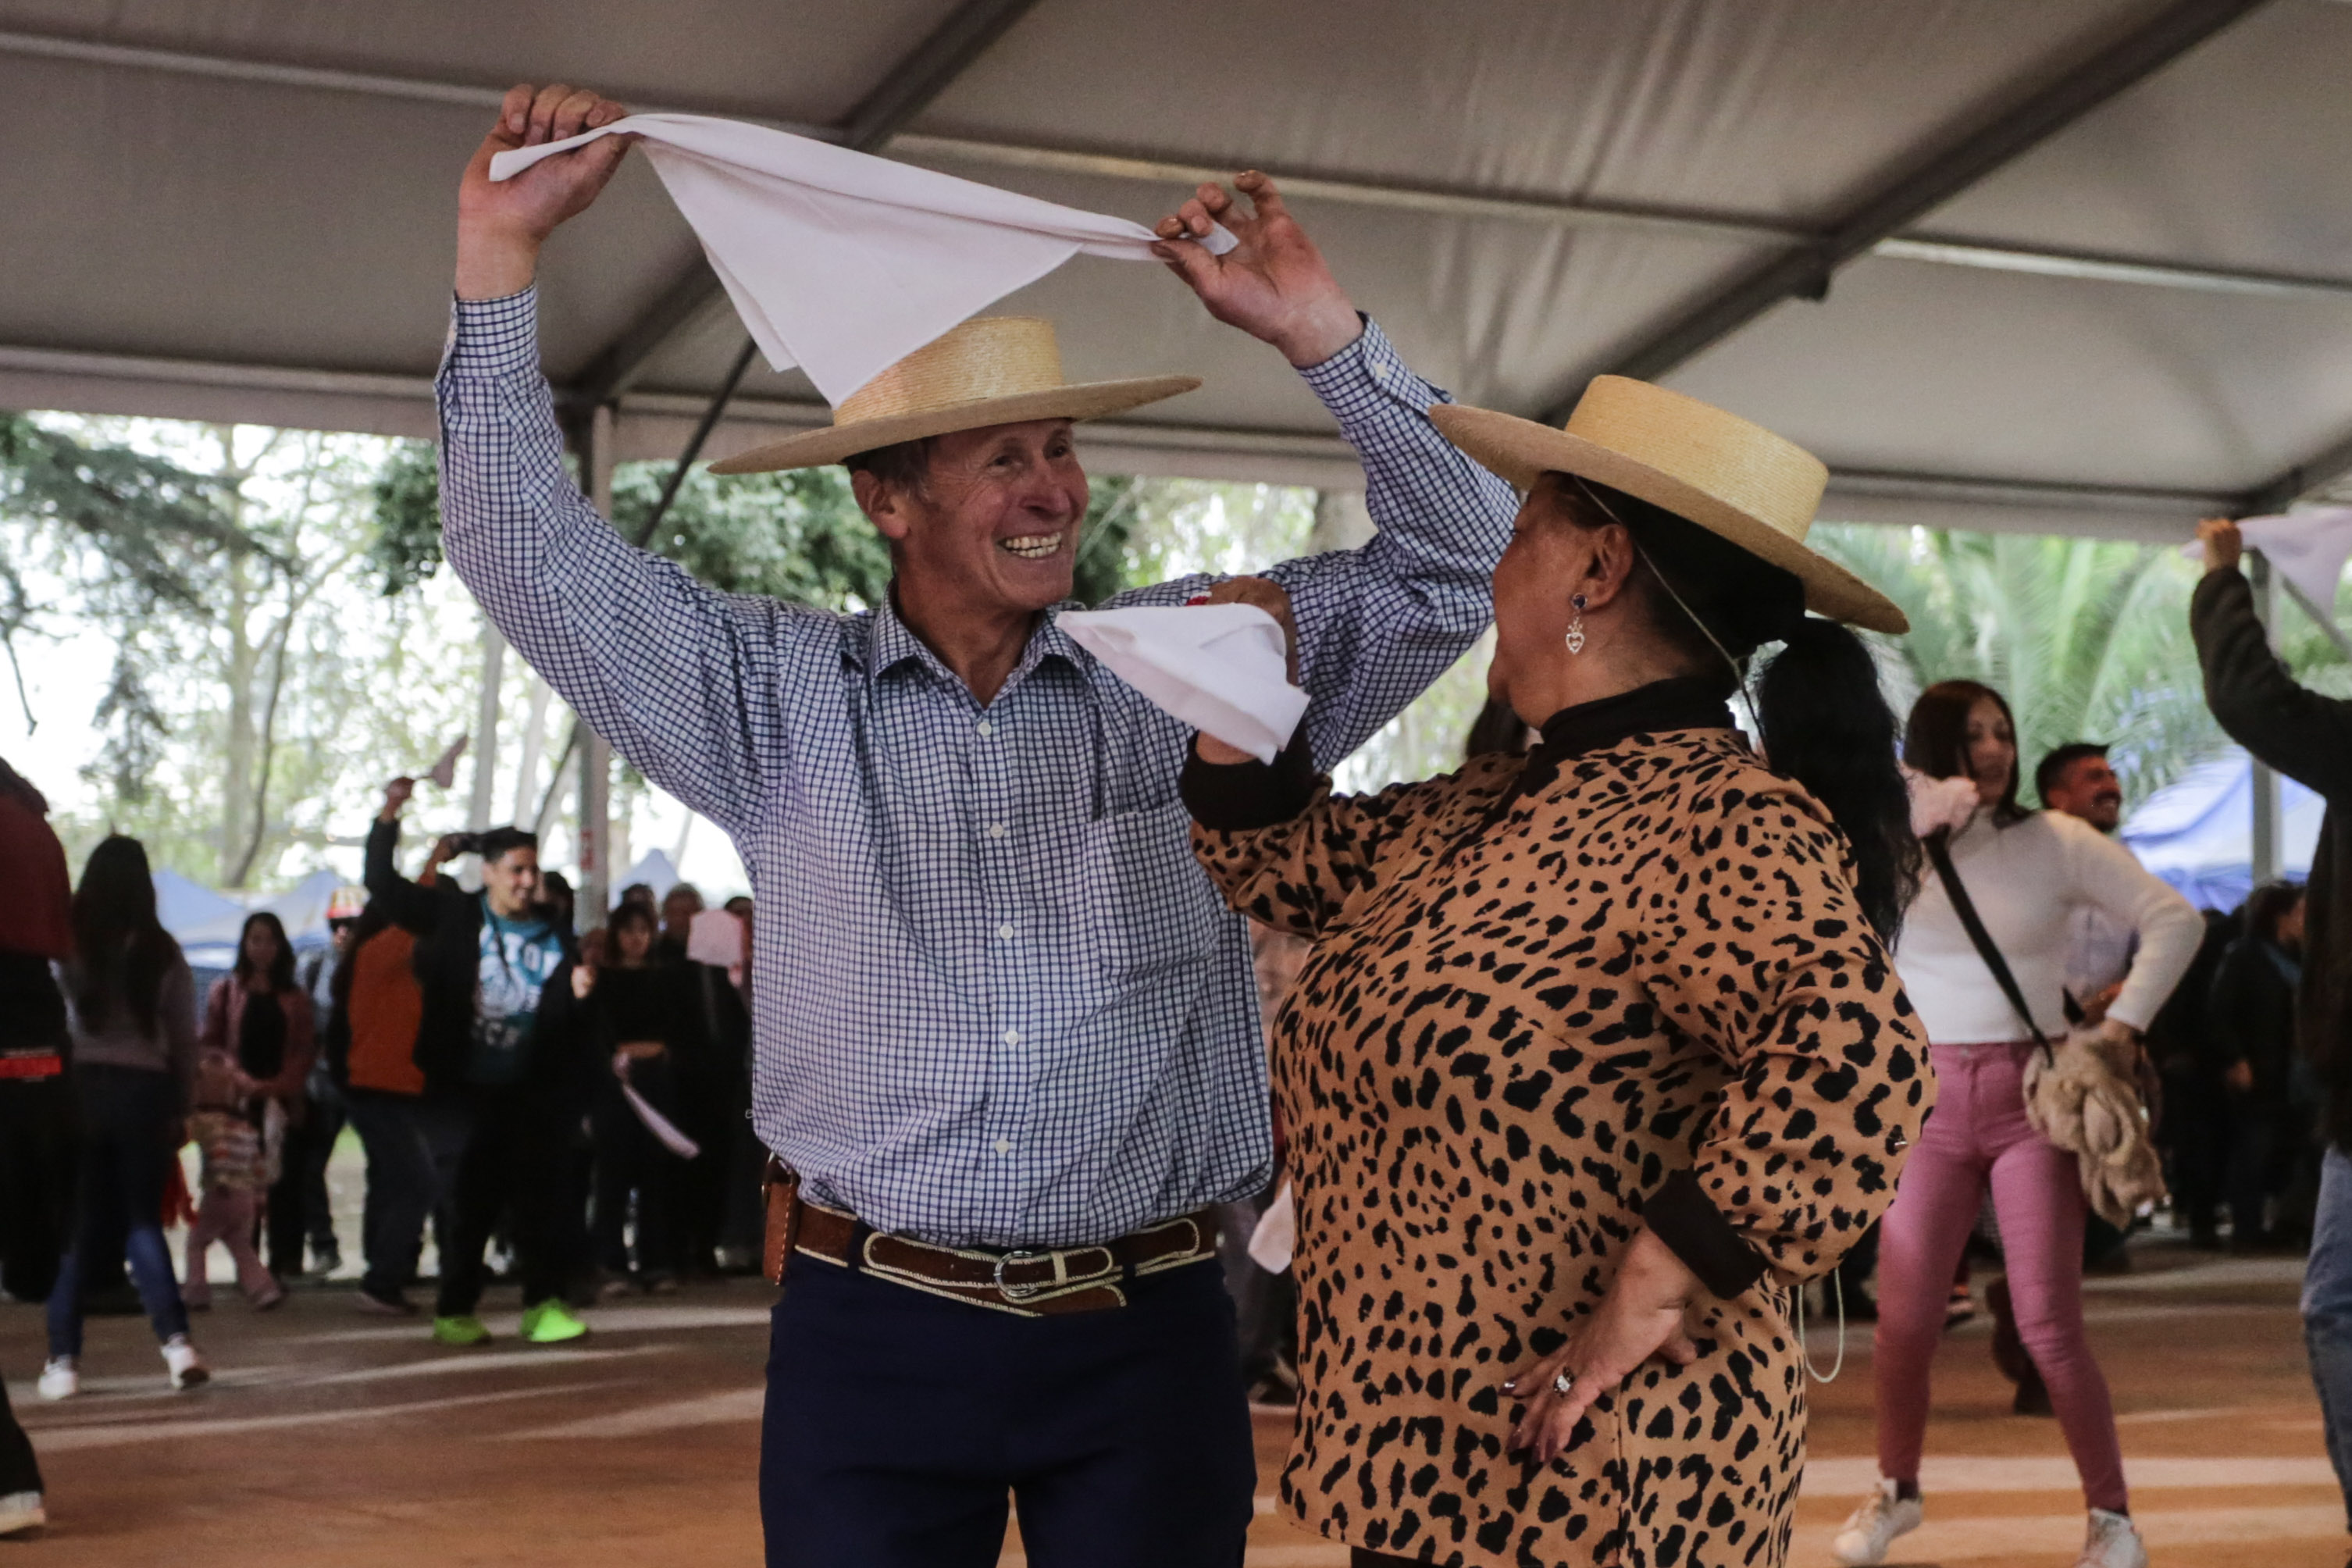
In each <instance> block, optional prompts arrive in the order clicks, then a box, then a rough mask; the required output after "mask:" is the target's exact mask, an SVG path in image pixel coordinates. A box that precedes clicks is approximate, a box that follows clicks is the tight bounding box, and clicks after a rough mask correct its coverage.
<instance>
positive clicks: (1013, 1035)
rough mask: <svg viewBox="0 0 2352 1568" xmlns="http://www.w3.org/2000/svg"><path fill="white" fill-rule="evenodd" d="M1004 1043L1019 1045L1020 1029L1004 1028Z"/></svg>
mask: <svg viewBox="0 0 2352 1568" xmlns="http://www.w3.org/2000/svg"><path fill="white" fill-rule="evenodd" d="M1004 1043H1005V1044H1006V1045H1008V1046H1017V1045H1019V1044H1020V1043H1021V1031H1020V1030H1018V1029H1007V1030H1005V1031H1004Z"/></svg>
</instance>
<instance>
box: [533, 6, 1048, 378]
mask: <svg viewBox="0 0 2352 1568" xmlns="http://www.w3.org/2000/svg"><path fill="white" fill-rule="evenodd" d="M1036 4H1037V0H963V4H961V5H958V6H957V7H956V8H955V9H954V10H953V11H951V12H950V13H949V14H948V17H947V20H945V21H944V22H941V23H940V25H939V26H937V27H935V28H934V29H932V31H931V34H930V36H929V37H926V38H925V39H924V40H923V41H922V42H921V43H919V44H918V45H916V46H915V47H914V50H913V52H911V53H910V54H908V56H907V57H906V58H904V59H902V60H900V61H899V62H898V66H897V67H896V68H893V69H892V70H891V72H890V74H889V75H888V76H887V77H885V78H884V79H882V81H881V82H880V83H879V84H878V85H877V86H876V87H875V89H874V90H873V91H872V92H869V93H867V94H866V99H865V100H864V101H863V102H861V103H859V104H858V106H857V107H856V109H854V110H851V111H850V115H849V120H848V122H847V123H846V124H845V125H844V126H843V127H842V129H841V130H839V131H838V132H835V133H834V135H833V136H832V137H831V138H829V140H834V141H838V142H840V143H841V144H842V145H843V146H845V147H849V148H852V149H854V150H855V151H856V152H860V153H874V152H878V151H880V150H881V149H882V148H883V147H884V146H886V145H887V144H888V142H889V141H890V139H891V138H892V137H893V136H896V135H897V134H898V132H899V131H900V130H902V129H903V128H904V127H905V126H906V125H907V123H908V121H911V120H913V119H914V118H915V116H917V115H919V114H920V113H922V111H923V110H926V109H928V108H929V107H930V105H931V104H932V102H933V101H934V100H937V99H938V98H939V96H940V94H941V93H943V92H945V91H946V90H947V89H949V88H950V87H952V86H953V85H954V84H955V80H956V79H957V78H958V77H960V76H961V75H962V74H963V73H964V72H965V71H966V70H967V69H969V68H971V64H972V62H973V61H975V60H977V59H979V58H980V57H981V56H982V55H983V54H985V53H986V52H987V51H988V48H989V47H990V46H991V45H992V44H994V43H995V42H996V40H997V39H999V38H1001V37H1003V36H1004V35H1005V33H1006V32H1007V31H1009V30H1010V29H1011V28H1012V26H1013V24H1014V23H1015V22H1018V21H1019V20H1021V18H1022V17H1023V16H1026V15H1027V14H1028V13H1029V11H1030V10H1031V9H1032V8H1033V7H1034V5H1036ZM721 292H723V289H722V288H721V286H720V284H719V275H718V274H717V273H716V272H713V271H712V270H711V269H710V262H709V259H708V258H705V257H703V256H702V255H700V254H699V253H697V255H696V256H695V258H694V265H693V267H692V268H690V269H689V270H688V272H687V274H686V276H684V277H682V278H680V279H677V282H675V283H673V284H671V285H670V287H669V288H668V289H667V290H665V291H664V292H663V294H662V297H661V298H660V299H659V300H656V302H655V303H654V306H653V308H652V309H651V310H647V311H646V313H645V314H644V315H642V316H640V317H638V318H637V320H635V321H632V322H631V323H630V324H629V326H628V328H627V329H626V330H625V331H623V332H622V333H621V335H620V336H619V337H618V338H616V339H614V341H613V343H612V346H611V347H609V348H607V349H605V350H604V352H603V353H599V354H598V355H597V356H596V357H595V358H594V359H593V360H592V361H591V362H590V363H589V365H588V368H587V370H586V371H584V372H583V374H581V376H580V378H579V380H578V381H577V382H576V383H574V384H573V385H572V386H571V387H569V388H566V389H564V391H563V392H562V394H561V395H562V398H563V400H564V401H566V402H568V403H572V404H574V405H579V406H583V407H589V408H593V407H595V406H597V405H600V404H605V403H610V402H612V401H613V400H614V398H616V397H618V396H620V395H621V394H623V393H624V392H626V391H627V390H628V389H629V388H630V386H631V385H633V384H635V382H636V379H637V377H638V376H640V375H642V374H645V369H646V365H647V364H649V363H652V361H653V358H654V356H655V355H656V354H657V353H660V352H661V350H662V346H663V345H664V344H665V343H667V342H669V341H670V339H671V338H673V337H675V336H676V335H677V331H678V330H679V329H680V328H682V327H684V326H685V325H686V323H687V322H688V321H691V320H693V319H694V317H695V315H696V314H697V313H698V312H699V311H700V310H702V309H703V308H704V307H705V306H707V305H709V303H710V301H711V300H714V299H717V298H718V297H719V294H720V293H721Z"/></svg>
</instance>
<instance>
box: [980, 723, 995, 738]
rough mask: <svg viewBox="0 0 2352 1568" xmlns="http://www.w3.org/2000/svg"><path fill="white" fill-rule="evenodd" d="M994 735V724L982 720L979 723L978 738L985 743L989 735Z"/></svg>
mask: <svg viewBox="0 0 2352 1568" xmlns="http://www.w3.org/2000/svg"><path fill="white" fill-rule="evenodd" d="M995 733H996V726H995V725H994V724H992V723H990V722H989V721H987V720H985V719H982V721H980V738H981V739H982V740H983V741H985V740H987V739H988V738H989V737H990V736H991V735H993V734H995Z"/></svg>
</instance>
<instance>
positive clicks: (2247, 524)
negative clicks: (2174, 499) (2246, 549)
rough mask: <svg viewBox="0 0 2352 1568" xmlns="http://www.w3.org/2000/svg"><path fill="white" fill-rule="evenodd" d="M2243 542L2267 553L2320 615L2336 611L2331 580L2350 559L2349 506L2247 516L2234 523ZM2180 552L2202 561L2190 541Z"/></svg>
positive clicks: (2201, 548) (2351, 523)
mask: <svg viewBox="0 0 2352 1568" xmlns="http://www.w3.org/2000/svg"><path fill="white" fill-rule="evenodd" d="M2238 531H2239V532H2240V533H2241V534H2243V535H2244V536H2245V541H2246V542H2247V543H2248V544H2249V545H2251V546H2252V547H2253V548H2254V549H2256V550H2259V551H2261V552H2263V554H2264V555H2267V556H2269V557H2270V562H2271V564H2272V565H2273V566H2275V567H2277V568H2278V570H2279V575H2280V576H2282V577H2284V578H2285V579H2286V580H2287V581H2288V582H2290V583H2292V584H2294V585H2295V586H2296V587H2297V588H2300V589H2301V590H2303V596H2304V597H2305V598H2306V599H2309V600H2310V601H2311V602H2312V603H2313V604H2315V605H2318V606H2319V610H2320V613H2321V614H2322V615H2332V614H2334V613H2335V609H2336V581H2337V580H2338V579H2339V578H2341V577H2342V576H2343V575H2344V563H2345V562H2346V561H2347V559H2352V507H2347V506H2321V507H2314V508H2312V509H2311V510H2309V511H2291V512H2287V513H2285V514H2284V515H2283V516H2279V517H2250V518H2246V519H2244V520H2242V521H2240V522H2239V524H2238ZM2180 553H2182V554H2183V555H2186V556H2188V557H2189V559H2190V560H2191V561H2201V560H2203V559H2204V554H2205V551H2204V546H2202V545H2200V544H2198V543H2195V542H2190V543H2188V544H2185V545H2183V546H2181V549H2180Z"/></svg>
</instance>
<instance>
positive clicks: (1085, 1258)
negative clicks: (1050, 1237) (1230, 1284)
mask: <svg viewBox="0 0 2352 1568" xmlns="http://www.w3.org/2000/svg"><path fill="white" fill-rule="evenodd" d="M767 1209H768V1237H767V1240H768V1245H767V1259H766V1261H767V1275H768V1278H769V1279H771V1280H772V1281H774V1282H775V1283H777V1284H780V1285H781V1284H782V1283H783V1273H784V1266H785V1264H786V1261H787V1259H788V1258H790V1257H791V1256H792V1255H793V1254H794V1253H798V1254H801V1255H803V1256H804V1257H808V1258H816V1259H818V1260H820V1261H822V1262H825V1263H830V1264H832V1265H834V1266H835V1267H836V1268H853V1269H856V1270H859V1271H861V1272H864V1273H866V1274H871V1275H873V1276H874V1277H875V1278H877V1279H887V1280H888V1281H889V1282H891V1283H892V1284H894V1285H904V1286H906V1287H907V1288H908V1289H912V1290H922V1291H927V1292H929V1294H931V1295H934V1296H944V1297H946V1298H947V1299H948V1300H951V1301H964V1302H969V1303H970V1304H971V1305H972V1306H975V1307H986V1308H989V1309H991V1310H994V1311H999V1312H1010V1313H1013V1315H1014V1316H1016V1317H1023V1318H1043V1317H1050V1316H1054V1315H1056V1314H1059V1313H1063V1312H1095V1311H1101V1310H1105V1309H1106V1308H1110V1307H1124V1306H1126V1305H1127V1290H1126V1285H1127V1282H1128V1281H1129V1280H1131V1279H1138V1278H1139V1277H1141V1276H1144V1275H1150V1274H1158V1273H1161V1272H1164V1271H1165V1270H1167V1269H1171V1268H1182V1267H1184V1266H1185V1265H1186V1264H1190V1263H1205V1262H1207V1261H1208V1260H1209V1259H1211V1258H1214V1257H1216V1255H1217V1230H1216V1224H1215V1221H1214V1219H1213V1215H1211V1213H1210V1211H1208V1210H1206V1209H1203V1210H1202V1211H1201V1212H1200V1213H1198V1214H1193V1215H1186V1216H1184V1217H1183V1218H1181V1219H1171V1220H1168V1221H1165V1222H1163V1223H1161V1224H1160V1225H1155V1226H1146V1227H1145V1228H1144V1229H1142V1230H1139V1231H1136V1232H1135V1233H1133V1234H1132V1235H1129V1236H1123V1237H1119V1238H1118V1240H1117V1241H1110V1242H1104V1243H1102V1244H1100V1245H1098V1246H1092V1247H1037V1248H1028V1247H1019V1248H1015V1249H1013V1251H1010V1252H997V1251H992V1250H987V1249H982V1248H977V1247H971V1248H968V1247H935V1246H933V1245H931V1244H930V1243H929V1242H924V1241H916V1240H914V1239H913V1238H911V1237H904V1236H892V1235H889V1234H888V1233H887V1232H884V1231H877V1230H872V1229H869V1228H868V1227H867V1226H865V1225H864V1224H862V1223H861V1222H860V1221H859V1220H858V1218H857V1216H856V1215H853V1214H847V1213H845V1212H844V1211H842V1210H840V1209H835V1208H828V1207H826V1206H825V1205H823V1204H815V1203H811V1202H809V1201H808V1200H807V1199H806V1198H803V1197H802V1196H801V1195H800V1194H799V1182H798V1180H797V1179H796V1178H793V1177H792V1176H791V1175H790V1174H789V1173H783V1172H782V1170H781V1167H776V1166H772V1167H771V1168H770V1172H769V1184H768V1204H767Z"/></svg>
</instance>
